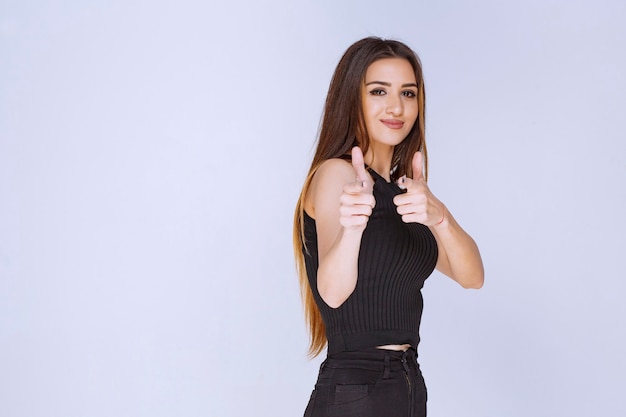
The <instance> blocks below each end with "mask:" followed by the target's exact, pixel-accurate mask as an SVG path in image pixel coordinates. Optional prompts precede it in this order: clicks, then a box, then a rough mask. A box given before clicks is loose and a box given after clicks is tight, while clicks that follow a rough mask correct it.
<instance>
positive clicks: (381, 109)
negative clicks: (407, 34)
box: [361, 58, 418, 146]
mask: <svg viewBox="0 0 626 417" xmlns="http://www.w3.org/2000/svg"><path fill="white" fill-rule="evenodd" d="M361 97H362V104H363V116H364V119H365V126H366V128H367V133H368V135H369V137H370V141H371V142H372V144H375V143H379V144H383V145H390V146H395V145H397V144H399V143H400V142H402V141H403V140H404V138H406V137H407V135H408V134H409V132H410V131H411V128H412V127H413V124H414V123H415V120H416V119H417V114H418V104H417V81H416V80H415V73H414V72H413V67H412V66H411V64H410V63H409V61H407V60H406V59H404V58H384V59H380V60H378V61H375V62H373V63H372V64H370V66H369V68H368V69H367V71H366V73H365V82H364V83H363V86H362V88H361Z"/></svg>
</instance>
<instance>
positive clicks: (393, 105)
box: [386, 94, 404, 116]
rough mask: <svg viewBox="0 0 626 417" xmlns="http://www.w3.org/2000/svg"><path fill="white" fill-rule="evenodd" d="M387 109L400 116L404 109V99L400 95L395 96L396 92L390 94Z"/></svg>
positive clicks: (389, 112)
mask: <svg viewBox="0 0 626 417" xmlns="http://www.w3.org/2000/svg"><path fill="white" fill-rule="evenodd" d="M386 111H387V113H388V114H391V115H393V116H400V115H402V112H403V111H404V106H403V105H402V100H401V99H400V97H397V96H395V95H394V94H389V95H388V96H387V103H386Z"/></svg>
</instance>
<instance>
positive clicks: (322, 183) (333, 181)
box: [304, 158, 355, 218]
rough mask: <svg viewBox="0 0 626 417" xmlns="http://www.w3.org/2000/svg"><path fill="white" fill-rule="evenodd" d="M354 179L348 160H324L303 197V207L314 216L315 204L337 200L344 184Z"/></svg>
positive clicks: (352, 169)
mask: <svg viewBox="0 0 626 417" xmlns="http://www.w3.org/2000/svg"><path fill="white" fill-rule="evenodd" d="M354 180H355V173H354V168H352V165H351V164H350V162H348V161H345V160H343V159H339V158H333V159H328V160H326V161H324V162H323V163H322V164H321V165H320V166H319V168H318V169H317V170H316V171H315V174H314V175H313V178H312V179H311V185H310V187H309V190H308V193H307V195H306V197H305V201H304V208H305V210H306V211H307V213H309V215H310V216H312V217H313V218H315V211H316V210H315V209H316V206H319V205H320V204H321V205H326V203H327V202H329V203H334V202H338V201H339V196H340V195H341V193H342V192H343V187H344V185H346V184H348V183H350V182H352V181H354Z"/></svg>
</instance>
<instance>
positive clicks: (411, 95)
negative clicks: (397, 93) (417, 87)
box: [402, 90, 417, 98]
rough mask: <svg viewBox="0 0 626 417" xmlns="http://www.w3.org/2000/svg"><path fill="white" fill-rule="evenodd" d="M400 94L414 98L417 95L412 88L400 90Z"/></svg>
mask: <svg viewBox="0 0 626 417" xmlns="http://www.w3.org/2000/svg"><path fill="white" fill-rule="evenodd" d="M402 95H403V96H404V97H408V98H415V97H417V94H415V92H414V91H413V90H406V91H403V92H402Z"/></svg>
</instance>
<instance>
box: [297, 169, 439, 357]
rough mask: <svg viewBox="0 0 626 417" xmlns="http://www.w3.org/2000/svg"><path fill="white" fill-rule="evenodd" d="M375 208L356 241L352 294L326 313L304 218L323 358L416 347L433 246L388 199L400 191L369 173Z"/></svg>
mask: <svg viewBox="0 0 626 417" xmlns="http://www.w3.org/2000/svg"><path fill="white" fill-rule="evenodd" d="M370 173H371V174H372V178H373V179H374V190H373V194H374V198H375V199H376V205H375V207H374V209H373V212H372V214H371V216H370V218H369V220H368V223H367V227H366V228H365V231H364V232H363V237H362V239H361V248H360V252H359V261H358V279H357V284H356V287H355V289H354V292H353V293H352V294H351V295H350V296H349V297H348V299H347V300H346V301H345V302H344V303H343V304H342V305H341V306H339V307H338V308H331V307H330V306H328V305H327V304H326V303H325V302H324V300H322V298H321V297H320V295H319V292H318V289H317V269H318V265H319V261H318V247H317V232H316V225H315V220H314V219H312V218H311V217H310V216H308V215H307V214H306V213H304V238H305V243H306V248H307V251H305V252H304V259H305V263H306V270H307V275H308V278H309V284H310V285H311V288H312V290H313V296H314V298H315V301H316V303H317V305H318V307H319V309H320V313H321V315H322V319H323V321H324V324H325V326H326V337H327V339H328V353H329V354H330V355H332V354H336V353H339V352H346V351H355V350H364V349H365V350H367V349H370V348H374V347H376V346H381V345H402V344H407V343H408V344H410V345H411V346H413V347H414V348H417V345H418V343H419V326H420V321H421V316H422V309H423V304H422V295H421V291H420V290H421V289H422V287H423V285H424V281H425V280H426V278H428V276H429V275H430V274H431V273H432V271H433V270H434V268H435V265H436V263H437V255H438V252H437V242H436V241H435V237H434V236H433V234H432V233H431V231H430V230H429V229H428V227H427V226H425V225H423V224H419V223H408V224H407V223H404V222H403V221H402V218H401V216H400V215H399V214H398V213H397V211H396V206H395V204H394V203H393V197H394V196H396V195H397V194H400V193H402V192H403V190H402V189H401V188H400V187H398V186H397V184H395V183H393V182H392V183H388V182H387V181H386V180H385V179H384V178H383V177H381V176H380V175H378V173H376V172H375V171H373V170H371V169H370Z"/></svg>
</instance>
